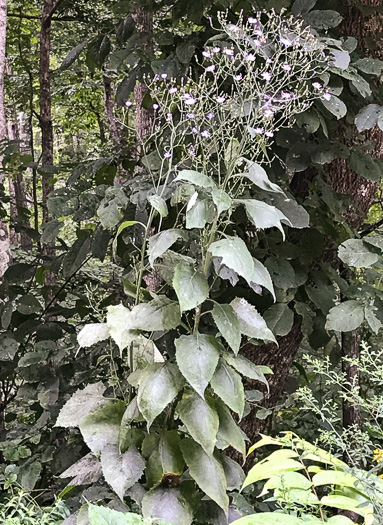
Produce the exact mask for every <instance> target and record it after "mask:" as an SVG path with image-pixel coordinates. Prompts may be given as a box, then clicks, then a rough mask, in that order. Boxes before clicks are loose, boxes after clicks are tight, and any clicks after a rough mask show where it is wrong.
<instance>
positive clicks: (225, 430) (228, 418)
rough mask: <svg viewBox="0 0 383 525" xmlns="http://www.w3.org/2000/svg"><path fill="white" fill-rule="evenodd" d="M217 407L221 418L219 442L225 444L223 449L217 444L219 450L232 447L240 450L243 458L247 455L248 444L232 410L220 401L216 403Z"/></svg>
mask: <svg viewBox="0 0 383 525" xmlns="http://www.w3.org/2000/svg"><path fill="white" fill-rule="evenodd" d="M216 407H217V412H218V417H219V427H218V434H217V441H219V442H221V443H222V442H223V447H221V446H220V445H219V444H217V447H218V448H226V447H227V446H229V445H231V446H232V447H233V448H235V449H236V450H238V452H240V453H241V454H242V455H243V456H245V454H246V444H245V439H244V437H243V434H242V432H241V429H240V428H239V426H238V425H237V423H236V422H235V421H234V419H233V417H232V415H231V413H230V410H229V409H228V408H227V406H226V405H225V404H224V403H222V401H220V400H219V399H217V401H216Z"/></svg>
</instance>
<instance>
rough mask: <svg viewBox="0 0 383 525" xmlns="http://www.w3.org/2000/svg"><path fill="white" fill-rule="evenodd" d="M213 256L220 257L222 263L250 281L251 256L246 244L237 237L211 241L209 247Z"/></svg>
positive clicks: (252, 269)
mask: <svg viewBox="0 0 383 525" xmlns="http://www.w3.org/2000/svg"><path fill="white" fill-rule="evenodd" d="M209 252H210V253H211V254H212V256H213V257H220V258H221V259H222V264H223V265H225V266H227V267H228V268H230V269H231V270H234V271H235V272H236V273H238V274H239V275H241V277H244V278H245V279H246V281H247V282H248V283H251V282H252V280H253V275H254V262H253V258H252V256H251V254H250V252H249V250H248V249H247V246H246V244H245V243H244V241H243V240H242V239H240V238H239V237H229V236H227V237H226V239H222V240H221V241H216V242H213V243H212V244H211V245H210V247H209Z"/></svg>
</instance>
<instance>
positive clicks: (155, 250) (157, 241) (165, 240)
mask: <svg viewBox="0 0 383 525" xmlns="http://www.w3.org/2000/svg"><path fill="white" fill-rule="evenodd" d="M184 235H185V232H183V231H182V230H175V229H173V230H165V231H163V232H160V233H157V234H156V235H153V236H152V237H150V239H149V246H148V254H149V263H150V265H151V266H153V264H154V261H155V260H156V259H157V258H158V257H161V255H163V254H164V253H165V252H166V250H168V249H169V248H170V247H171V246H172V245H173V244H174V243H175V242H176V241H177V240H178V239H181V238H182V237H183V236H184Z"/></svg>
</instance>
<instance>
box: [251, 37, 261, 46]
mask: <svg viewBox="0 0 383 525" xmlns="http://www.w3.org/2000/svg"><path fill="white" fill-rule="evenodd" d="M253 44H254V45H255V46H257V47H259V46H260V45H261V42H260V41H259V40H257V39H255V40H253Z"/></svg>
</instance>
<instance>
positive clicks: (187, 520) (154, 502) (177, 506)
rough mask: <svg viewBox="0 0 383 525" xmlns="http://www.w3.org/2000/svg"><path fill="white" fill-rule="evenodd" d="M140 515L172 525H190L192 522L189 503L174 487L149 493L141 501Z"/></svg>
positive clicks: (160, 488)
mask: <svg viewBox="0 0 383 525" xmlns="http://www.w3.org/2000/svg"><path fill="white" fill-rule="evenodd" d="M142 513H143V515H144V517H145V518H148V519H150V520H152V519H153V518H160V519H163V520H166V522H169V523H171V524H173V525H191V523H192V521H193V512H192V509H191V507H190V504H189V502H188V501H187V500H186V499H185V497H184V496H183V495H182V493H181V491H180V490H179V489H178V488H175V487H170V488H167V487H157V488H155V489H152V490H151V491H149V492H148V493H147V494H146V495H145V497H144V499H143V500H142ZM155 523H157V521H156V522H155Z"/></svg>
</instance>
